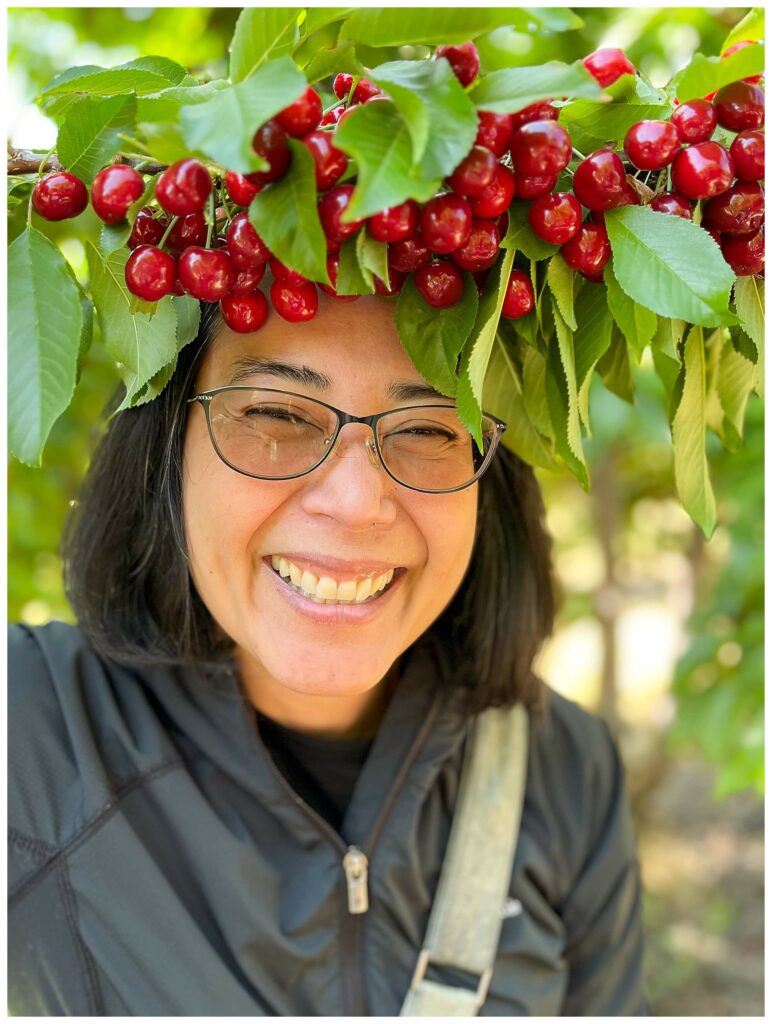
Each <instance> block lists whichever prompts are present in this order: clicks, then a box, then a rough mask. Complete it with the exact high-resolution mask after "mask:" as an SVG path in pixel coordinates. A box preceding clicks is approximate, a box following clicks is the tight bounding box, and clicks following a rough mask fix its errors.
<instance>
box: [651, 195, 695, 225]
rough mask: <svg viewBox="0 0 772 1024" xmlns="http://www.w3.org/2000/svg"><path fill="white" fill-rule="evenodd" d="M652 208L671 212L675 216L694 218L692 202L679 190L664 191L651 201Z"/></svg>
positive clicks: (686, 218) (660, 211) (662, 211)
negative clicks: (680, 193)
mask: <svg viewBox="0 0 772 1024" xmlns="http://www.w3.org/2000/svg"><path fill="white" fill-rule="evenodd" d="M651 208H652V210H656V212H657V213H669V214H671V215H672V216H675V217H683V218H684V220H691V219H692V204H691V203H690V202H689V200H688V199H687V198H686V196H682V195H679V193H678V192H663V193H662V195H659V196H656V197H655V198H654V199H652V201H651Z"/></svg>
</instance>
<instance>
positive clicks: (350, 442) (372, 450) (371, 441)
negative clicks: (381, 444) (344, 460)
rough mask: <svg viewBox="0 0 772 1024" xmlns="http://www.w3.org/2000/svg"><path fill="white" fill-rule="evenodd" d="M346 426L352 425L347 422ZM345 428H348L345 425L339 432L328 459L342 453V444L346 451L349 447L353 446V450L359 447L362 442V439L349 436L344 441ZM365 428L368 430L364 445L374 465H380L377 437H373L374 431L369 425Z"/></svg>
mask: <svg viewBox="0 0 772 1024" xmlns="http://www.w3.org/2000/svg"><path fill="white" fill-rule="evenodd" d="M346 426H351V424H346ZM345 429H346V428H345V427H343V428H342V429H341V430H340V431H339V432H338V436H337V437H336V439H335V444H334V445H333V446H332V451H331V452H330V454H329V455H328V456H327V458H328V459H332V458H333V457H334V456H335V455H341V454H342V453H341V444H342V446H343V452H345V450H346V448H347V447H351V448H352V449H353V450H356V449H357V447H358V446H359V445H360V444H361V443H362V442H361V440H360V439H358V438H352V437H349V438H347V439H346V440H345V441H343V432H344V430H345ZM364 429H365V430H367V434H366V436H365V438H364V445H365V450H366V451H367V454H368V456H369V458H370V462H371V463H372V465H373V466H380V459H379V458H378V452H377V450H376V447H375V438H374V437H373V432H372V430H371V429H370V428H368V427H365V428H364ZM344 457H345V455H344Z"/></svg>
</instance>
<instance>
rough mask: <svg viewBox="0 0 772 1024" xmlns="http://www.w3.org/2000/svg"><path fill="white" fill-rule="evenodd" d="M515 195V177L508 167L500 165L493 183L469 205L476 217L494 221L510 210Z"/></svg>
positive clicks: (474, 197) (472, 199)
mask: <svg viewBox="0 0 772 1024" xmlns="http://www.w3.org/2000/svg"><path fill="white" fill-rule="evenodd" d="M514 194H515V176H514V174H513V173H512V171H510V169H509V168H508V167H505V166H504V165H503V164H499V165H498V167H497V168H496V172H495V174H494V175H493V181H492V182H491V183H490V185H488V186H487V187H486V188H485V189H484V190H483V191H482V192H481V193H480V195H479V196H472V198H471V199H470V200H469V205H470V206H471V208H472V213H473V214H474V216H475V217H482V218H483V219H485V220H493V218H494V217H498V216H499V215H500V214H502V213H504V211H505V210H508V209H509V204H510V203H511V202H512V197H513V196H514Z"/></svg>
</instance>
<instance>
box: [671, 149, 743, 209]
mask: <svg viewBox="0 0 772 1024" xmlns="http://www.w3.org/2000/svg"><path fill="white" fill-rule="evenodd" d="M733 177H734V164H733V163H732V158H731V157H730V155H729V153H728V152H727V151H726V150H725V149H724V147H723V146H721V145H719V144H718V142H698V143H697V145H696V146H687V147H686V149H682V150H681V152H680V153H679V154H678V155H677V156H676V158H675V160H674V161H673V166H672V169H671V180H672V182H673V187H674V188H675V190H676V191H677V192H681V193H682V194H683V195H685V196H687V197H688V198H689V199H710V198H711V197H712V196H717V195H718V194H719V193H720V192H726V190H727V189H728V188H729V186H730V185H731V184H732V178H733Z"/></svg>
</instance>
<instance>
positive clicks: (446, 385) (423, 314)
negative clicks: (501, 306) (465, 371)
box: [394, 273, 477, 398]
mask: <svg viewBox="0 0 772 1024" xmlns="http://www.w3.org/2000/svg"><path fill="white" fill-rule="evenodd" d="M476 313H477V287H476V285H475V283H474V280H473V279H472V276H471V275H470V274H467V273H465V274H464V292H463V294H462V296H461V299H460V300H459V301H458V302H457V303H456V304H455V305H453V306H446V307H445V309H435V308H434V307H433V306H430V305H429V303H428V302H427V301H426V300H425V299H424V298H423V297H422V296H421V294H420V292H419V291H418V289H417V288H416V286H415V281H414V275H413V274H411V275H410V277H409V278H408V279H407V280H406V281H405V283H404V285H403V286H402V289H401V291H400V293H399V298H398V299H397V305H396V307H395V310H394V323H395V324H396V326H397V333H398V334H399V340H400V341H401V343H402V347H403V348H404V349H405V351H406V352H407V354H408V355H409V356H410V360H411V362H412V363H413V366H415V368H416V370H418V372H419V373H420V374H421V375H422V376H423V377H424V378H425V379H426V380H427V381H428V382H429V383H430V384H431V385H432V387H434V388H436V389H437V390H438V391H440V392H441V393H442V394H443V395H448V397H451V398H452V397H453V396H455V394H456V391H457V388H458V378H457V377H456V365H457V363H458V357H459V354H460V353H461V350H462V349H463V347H464V342H465V341H466V339H467V337H468V336H469V332H470V331H471V330H472V325H473V324H474V320H475V314H476Z"/></svg>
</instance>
